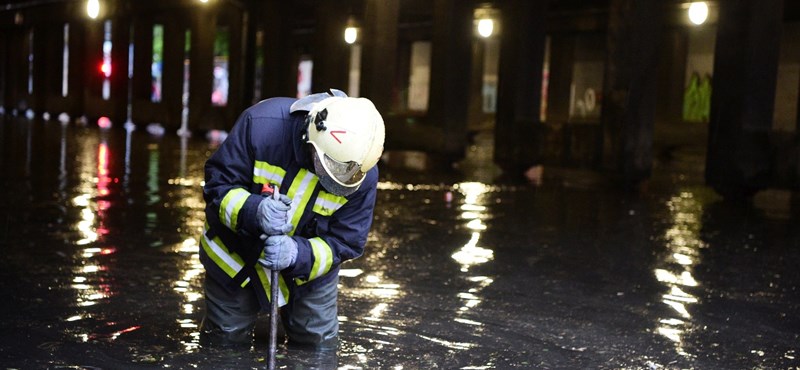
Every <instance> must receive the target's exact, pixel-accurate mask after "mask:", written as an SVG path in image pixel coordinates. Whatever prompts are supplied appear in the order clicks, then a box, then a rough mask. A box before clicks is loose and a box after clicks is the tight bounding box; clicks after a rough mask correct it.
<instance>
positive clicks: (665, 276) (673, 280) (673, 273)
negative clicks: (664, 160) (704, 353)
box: [654, 192, 704, 357]
mask: <svg viewBox="0 0 800 370" xmlns="http://www.w3.org/2000/svg"><path fill="white" fill-rule="evenodd" d="M667 206H668V207H669V211H670V215H671V227H669V228H668V229H667V230H666V233H665V235H664V238H665V240H666V243H667V251H668V254H667V255H665V258H664V259H663V260H662V261H660V263H659V265H658V266H657V268H656V269H655V270H654V274H655V277H656V279H657V280H658V281H659V282H661V283H662V284H664V286H665V287H666V291H667V292H666V293H665V294H663V295H662V296H661V298H662V299H661V302H662V303H663V304H665V305H667V306H668V307H669V308H670V309H671V311H672V315H670V316H668V317H664V318H661V319H660V320H659V323H658V327H657V328H656V332H657V333H658V334H660V335H662V336H664V337H666V338H667V339H669V340H670V341H672V342H674V343H675V348H676V351H677V352H678V354H680V355H682V356H687V357H688V356H690V355H689V354H688V353H687V352H686V350H685V349H684V348H683V337H684V336H685V335H686V334H688V333H689V332H690V331H692V330H693V329H694V324H693V323H692V315H691V312H690V308H691V306H692V305H694V304H697V303H698V298H697V297H696V296H695V295H694V294H692V290H694V289H697V287H698V286H699V283H698V282H697V281H696V280H695V279H694V277H693V276H692V271H693V269H694V266H696V265H697V264H698V262H699V261H698V258H699V255H700V249H701V248H703V247H704V244H703V242H702V241H701V240H700V235H699V233H700V228H701V222H700V217H701V216H702V213H703V206H702V204H701V203H700V201H699V200H698V199H697V198H696V197H695V195H694V194H692V193H691V192H682V193H680V194H678V195H676V196H674V197H672V199H670V200H669V202H668V203H667Z"/></svg>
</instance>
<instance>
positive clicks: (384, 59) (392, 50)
mask: <svg viewBox="0 0 800 370" xmlns="http://www.w3.org/2000/svg"><path fill="white" fill-rule="evenodd" d="M365 2H366V8H365V11H364V23H363V30H362V34H363V35H364V37H363V49H362V65H361V88H360V91H361V94H360V95H361V96H363V97H365V98H368V99H370V100H372V102H373V103H374V104H375V106H376V107H377V108H378V111H380V112H381V113H382V114H383V115H384V117H385V116H386V115H387V114H389V113H390V112H393V111H395V110H396V109H397V108H396V107H394V105H393V101H394V97H395V93H396V90H397V86H395V74H396V72H397V71H396V69H397V22H398V16H399V12H400V1H399V0H365Z"/></svg>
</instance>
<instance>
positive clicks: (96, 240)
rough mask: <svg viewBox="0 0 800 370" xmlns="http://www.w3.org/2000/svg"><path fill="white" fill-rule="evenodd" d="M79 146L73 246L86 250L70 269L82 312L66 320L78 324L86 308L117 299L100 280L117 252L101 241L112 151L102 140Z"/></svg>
mask: <svg viewBox="0 0 800 370" xmlns="http://www.w3.org/2000/svg"><path fill="white" fill-rule="evenodd" d="M80 143H81V144H80V148H79V150H80V155H79V157H80V159H79V160H78V163H79V170H78V176H79V180H80V183H79V185H78V189H79V192H80V195H78V196H76V197H75V198H73V202H72V203H73V205H74V206H75V207H77V208H79V209H80V210H81V211H80V220H79V221H78V222H77V224H76V225H75V228H76V230H77V231H78V232H79V236H80V237H81V239H79V240H77V241H75V245H78V246H86V247H84V248H78V249H76V250H75V256H76V258H77V259H78V261H80V262H79V263H78V264H77V265H76V266H75V267H74V268H73V269H72V271H73V274H74V275H73V277H72V283H73V284H72V285H71V287H72V288H73V289H74V290H75V293H76V298H75V304H76V306H77V307H81V308H82V309H81V310H80V311H79V313H78V314H76V315H73V316H70V317H69V318H67V319H66V320H67V321H79V320H83V319H85V318H87V317H91V316H92V313H91V311H88V307H91V306H94V305H96V304H98V303H100V302H102V301H104V300H106V299H108V298H110V297H112V296H114V295H116V291H115V289H114V286H113V285H112V284H110V283H109V282H108V280H107V279H105V278H104V277H103V276H104V274H105V273H106V272H107V270H108V267H107V266H106V265H105V264H104V263H103V262H104V260H105V258H104V256H107V255H111V254H114V253H115V252H116V248H114V247H113V246H108V245H106V244H105V240H104V239H105V238H104V237H105V235H107V234H108V229H107V228H106V226H105V223H106V220H105V218H106V214H107V212H108V211H109V209H110V208H111V202H109V201H108V200H106V199H105V197H107V196H108V195H109V194H110V190H109V185H110V184H111V182H113V181H115V179H113V178H112V177H111V176H110V174H109V161H110V157H111V151H110V149H109V147H108V144H107V142H106V141H105V139H104V138H103V139H101V140H100V141H99V142H97V141H95V140H92V139H88V138H87V139H86V140H82V141H81V142H80ZM61 152H62V155H65V153H66V151H65V149H64V148H62V150H61ZM62 181H65V180H62ZM138 328H139V327H138V326H136V327H130V328H126V329H123V330H120V331H116V332H114V333H111V334H110V335H109V336H108V337H107V338H108V339H111V340H114V339H116V338H117V337H118V336H119V335H121V334H122V333H124V332H127V331H133V330H136V329H138ZM83 330H87V328H84V329H83ZM75 336H76V337H77V338H78V340H80V341H84V342H86V341H89V340H92V339H95V338H97V337H98V336H97V335H96V334H93V333H91V332H77V333H75Z"/></svg>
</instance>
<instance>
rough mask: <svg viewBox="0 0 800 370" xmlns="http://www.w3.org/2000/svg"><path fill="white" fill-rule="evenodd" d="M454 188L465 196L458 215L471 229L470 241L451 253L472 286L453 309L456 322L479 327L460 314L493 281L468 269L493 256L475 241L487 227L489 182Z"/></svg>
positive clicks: (462, 313)
mask: <svg viewBox="0 0 800 370" xmlns="http://www.w3.org/2000/svg"><path fill="white" fill-rule="evenodd" d="M454 188H455V190H457V191H458V192H460V193H461V194H462V195H464V204H462V205H461V208H460V209H461V215H460V218H461V219H462V220H464V221H466V228H467V229H468V230H469V231H470V232H471V234H472V235H471V237H470V240H469V241H468V242H467V244H465V245H464V246H463V247H461V248H460V249H459V250H457V251H456V252H455V253H453V255H452V258H453V259H454V260H455V261H456V262H458V263H459V264H460V265H461V272H462V273H464V278H465V279H466V280H467V281H468V282H469V286H471V288H470V289H469V290H468V291H466V292H459V293H458V298H459V299H461V301H462V302H463V306H461V307H460V308H459V311H458V312H456V318H455V319H454V320H455V321H456V322H459V323H462V324H467V325H475V326H482V325H483V324H482V323H480V322H477V321H474V320H469V319H467V318H464V317H462V316H463V315H464V314H465V313H466V312H467V311H469V310H470V309H472V308H473V307H475V306H477V305H478V304H480V302H481V299H480V296H479V293H480V291H481V290H483V289H484V288H486V287H487V286H489V285H490V284H491V283H492V281H493V280H492V279H491V278H490V277H488V276H481V275H472V274H470V273H469V269H470V267H472V266H475V265H480V264H484V263H486V262H489V261H491V260H492V259H493V258H494V252H493V251H492V250H491V249H487V248H483V247H481V246H480V245H479V244H478V242H479V241H480V237H481V233H482V232H483V231H484V230H486V224H484V223H483V220H485V219H486V218H487V217H488V215H487V214H486V206H485V205H484V204H485V203H486V198H487V197H486V194H487V193H490V192H491V191H492V188H491V187H490V186H488V185H485V184H482V183H477V182H466V183H460V184H456V185H455V186H454Z"/></svg>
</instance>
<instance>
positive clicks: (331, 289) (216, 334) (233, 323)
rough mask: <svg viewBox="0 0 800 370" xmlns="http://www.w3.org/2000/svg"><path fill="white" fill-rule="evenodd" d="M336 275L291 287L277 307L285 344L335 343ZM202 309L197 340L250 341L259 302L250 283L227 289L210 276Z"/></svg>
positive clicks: (312, 346) (326, 346)
mask: <svg viewBox="0 0 800 370" xmlns="http://www.w3.org/2000/svg"><path fill="white" fill-rule="evenodd" d="M338 283H339V278H338V276H337V277H336V278H334V279H331V280H330V281H328V282H325V283H324V284H320V285H316V286H313V288H311V289H310V288H308V287H306V286H296V287H292V288H291V292H290V295H289V300H288V303H287V304H286V305H285V306H283V307H282V308H281V309H280V315H281V322H282V324H283V329H284V331H285V333H286V335H287V337H288V339H289V344H292V345H298V346H301V347H304V348H310V349H319V350H335V349H336V348H337V347H338V332H339V320H338V316H337V315H338V312H337V302H336V300H337V296H338ZM204 291H205V301H206V312H205V317H204V318H203V322H202V324H201V327H200V334H201V340H203V342H206V343H209V344H220V345H237V344H250V343H251V341H252V339H253V330H254V328H255V324H256V319H257V318H258V312H259V309H260V307H259V303H258V298H257V297H256V294H255V292H254V291H253V288H252V285H249V286H246V287H244V288H237V289H236V290H235V291H230V290H228V289H227V288H226V287H225V286H224V285H222V284H220V283H219V282H217V281H216V280H215V279H213V278H211V277H210V276H206V279H205V283H204Z"/></svg>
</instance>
